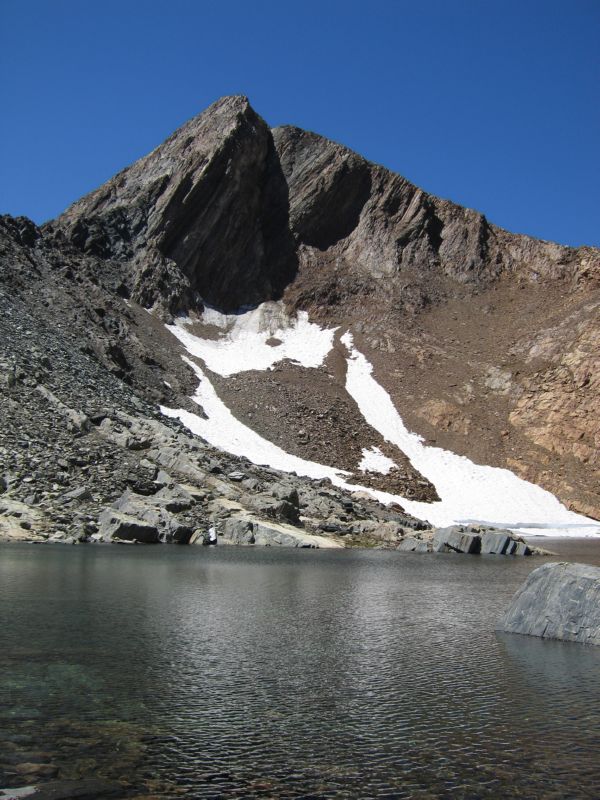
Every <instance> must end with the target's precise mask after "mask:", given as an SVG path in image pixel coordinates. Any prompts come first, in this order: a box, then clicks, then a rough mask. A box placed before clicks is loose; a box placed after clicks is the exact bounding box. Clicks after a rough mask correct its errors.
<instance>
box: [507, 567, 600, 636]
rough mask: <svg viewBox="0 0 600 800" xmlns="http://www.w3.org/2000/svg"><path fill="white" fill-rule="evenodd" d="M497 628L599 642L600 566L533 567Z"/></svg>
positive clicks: (535, 634)
mask: <svg viewBox="0 0 600 800" xmlns="http://www.w3.org/2000/svg"><path fill="white" fill-rule="evenodd" d="M497 630H501V631H506V632H508V633H521V634H527V635H529V636H540V637H542V638H545V639H562V640H564V641H569V642H581V643H583V644H595V645H600V568H599V567H591V566H589V565H587V564H569V563H566V562H560V563H556V562H552V563H548V564H544V565H543V566H541V567H538V568H537V569H534V570H533V572H531V573H530V575H529V576H528V577H527V580H526V581H525V583H524V584H523V586H521V588H520V589H519V590H518V591H517V592H516V594H515V595H514V597H513V598H512V600H511V603H510V606H509V608H508V610H507V611H506V613H505V614H504V616H503V617H502V618H501V619H500V620H499V621H498V625H497Z"/></svg>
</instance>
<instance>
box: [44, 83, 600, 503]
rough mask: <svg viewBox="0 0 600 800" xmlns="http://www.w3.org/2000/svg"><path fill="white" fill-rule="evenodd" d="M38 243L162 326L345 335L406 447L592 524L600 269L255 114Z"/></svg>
mask: <svg viewBox="0 0 600 800" xmlns="http://www.w3.org/2000/svg"><path fill="white" fill-rule="evenodd" d="M42 233H43V239H44V242H46V243H51V244H52V247H53V248H54V250H52V252H54V253H58V252H59V251H61V248H62V249H63V251H64V248H67V249H69V250H70V252H71V251H72V254H71V256H70V259H71V260H72V261H73V264H74V266H72V267H70V274H71V279H76V280H79V279H80V278H81V275H82V274H83V272H84V271H86V274H88V273H89V275H90V279H91V280H94V281H99V282H100V283H101V284H102V285H104V286H106V287H109V291H111V292H114V293H115V294H117V295H120V296H121V297H129V298H131V299H133V300H135V301H137V302H138V303H140V304H141V305H143V306H145V307H146V308H149V307H154V308H155V309H156V311H158V312H159V313H161V312H162V314H163V315H165V314H169V313H175V312H177V311H185V310H189V309H194V308H198V307H200V306H201V305H202V303H203V302H204V303H209V304H211V305H213V306H216V307H218V308H221V309H222V310H225V311H233V310H236V309H238V308H239V307H241V306H244V305H254V304H257V303H260V302H261V301H264V300H271V299H278V298H282V299H283V300H284V302H285V304H286V306H287V308H288V310H290V311H293V310H296V309H304V310H306V311H308V312H309V313H310V315H311V316H312V317H313V318H316V319H319V320H320V321H322V322H323V323H325V324H329V325H334V324H335V325H342V326H345V327H349V328H351V330H352V331H353V333H354V334H355V335H356V336H357V337H358V339H359V340H360V346H361V347H362V348H363V350H364V352H365V354H366V355H367V357H368V358H369V359H370V360H371V361H372V363H373V364H374V366H375V369H376V372H377V373H378V375H379V378H380V380H381V382H382V383H383V384H384V385H385V386H386V388H387V389H388V391H389V392H390V394H391V395H392V397H393V398H394V400H395V401H396V403H397V405H398V407H399V408H400V409H401V411H402V414H403V416H405V418H406V420H407V422H408V423H409V424H410V426H411V427H412V428H413V429H414V430H417V431H419V432H421V433H422V434H424V435H426V436H427V437H428V438H429V439H431V440H435V441H436V442H437V443H438V444H439V445H441V446H443V447H447V448H448V449H451V450H453V451H455V452H458V453H462V454H464V455H467V456H469V457H471V458H473V459H474V460H476V461H478V462H480V463H489V464H493V465H494V466H508V467H509V468H511V469H513V470H515V471H516V472H517V473H518V474H520V475H521V476H522V477H526V478H527V479H529V480H532V481H534V482H536V483H539V484H541V485H543V486H545V487H546V488H548V489H550V490H551V491H553V492H555V493H556V494H557V495H558V496H559V497H560V499H561V500H562V501H563V502H565V503H566V504H568V505H570V506H571V507H573V508H575V509H577V510H581V511H583V512H584V513H587V514H590V515H593V516H600V496H599V495H598V485H599V480H600V472H599V471H598V470H599V462H598V453H599V452H600V419H599V416H598V414H597V411H596V409H597V408H598V384H597V381H596V380H595V376H596V375H597V374H598V372H599V369H598V364H597V360H598V348H597V347H595V346H594V344H595V342H597V341H598V338H599V337H600V329H599V323H598V308H600V254H599V252H598V250H596V249H594V248H568V247H563V246H561V245H558V244H554V243H551V242H543V241H539V240H536V239H532V238H530V237H527V236H522V235H516V234H512V233H509V232H507V231H504V230H502V229H500V228H498V227H496V226H494V225H492V224H491V223H489V222H488V221H487V220H486V218H485V217H484V216H483V215H482V214H480V213H478V212H477V211H473V210H470V209H465V208H462V207H461V206H458V205H456V204H454V203H452V202H450V201H447V200H443V199H440V198H437V197H433V196H432V195H428V194H427V193H426V192H424V191H422V190H421V189H419V188H418V187H416V186H414V185H413V184H411V183H409V182H408V181H407V180H405V179H404V178H402V177H401V176H399V175H396V174H394V173H392V172H390V171H389V170H386V169H385V168H383V167H381V166H378V165H375V164H372V163H369V162H368V161H366V160H365V159H363V158H361V156H359V155H357V154H356V153H353V152H352V151H351V150H348V149H347V148H345V147H343V146H342V145H339V144H337V143H335V142H332V141H329V140H328V139H325V138H323V137H321V136H318V135H317V134H314V133H309V132H306V131H303V130H300V129H298V128H295V127H291V126H284V127H280V128H276V129H274V130H272V131H271V130H269V127H268V126H267V124H266V123H265V122H264V121H263V120H262V119H261V118H260V117H259V116H258V115H257V114H256V113H255V112H254V111H253V110H252V108H251V107H250V105H249V103H248V101H247V99H246V98H244V97H227V98H223V99H222V100H219V101H218V102H216V103H214V104H213V105H212V106H211V107H210V108H208V109H207V110H206V111H205V112H204V113H202V114H200V115H199V116H197V117H195V118H194V119H192V120H190V121H189V122H188V123H186V124H185V125H184V126H183V127H181V128H180V129H179V130H177V131H176V132H175V133H174V134H173V135H172V136H171V137H170V138H169V139H167V140H166V141H165V142H164V143H163V144H162V145H160V146H159V147H158V148H156V149H155V150H154V151H153V152H151V153H150V154H149V155H148V156H146V157H145V158H142V159H140V160H139V161H137V162H136V163H135V164H133V165H132V166H131V167H129V168H127V169H125V170H123V171H122V172H121V173H119V174H118V175H116V176H115V177H114V178H113V179H112V180H110V181H108V183H106V184H105V185H104V186H102V187H100V188H99V189H98V190H97V191H95V192H93V193H91V194H90V195H88V196H86V197H84V198H83V199H81V200H79V201H78V202H76V203H75V204H74V205H73V206H71V207H70V208H69V209H68V210H67V211H66V212H65V213H64V214H63V215H62V216H61V217H60V218H59V219H58V220H56V221H55V222H54V223H50V224H49V225H47V226H45V227H44V229H43V231H42ZM39 235H40V234H39V233H36V236H39ZM48 246H50V245H48ZM65 252H66V251H65ZM59 262H60V259H59V258H58V256H57V263H59ZM77 264H79V266H77ZM103 325H104V326H105V327H106V326H107V319H106V317H105V318H104V320H103ZM113 328H114V331H113ZM113 328H111V335H114V336H115V337H118V336H119V330H120V323H119V322H117V321H115V322H114V324H113ZM113 345H114V342H111V347H112V346H113ZM102 352H103V353H104V351H102ZM111 352H112V351H111ZM109 355H110V354H109ZM126 355H127V358H129V360H130V361H132V362H133V361H135V358H136V357H137V356H136V355H135V353H133V354H126ZM103 357H104V356H103ZM107 358H108V356H107ZM113 360H114V359H113ZM150 360H151V359H150ZM145 363H146V366H148V362H145ZM119 369H123V367H122V366H121V367H119ZM148 375H149V373H148V370H146V371H145V372H144V380H147V379H148ZM171 382H172V381H171V380H169V383H171ZM280 411H281V413H280V414H276V415H275V416H274V423H273V424H275V423H277V424H279V423H280V424H281V425H282V430H281V441H282V442H284V441H285V438H286V436H288V431H287V430H286V424H287V422H286V420H287V414H288V411H289V409H288V408H286V407H285V404H282V407H281V409H280Z"/></svg>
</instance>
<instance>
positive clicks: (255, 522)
mask: <svg viewBox="0 0 600 800" xmlns="http://www.w3.org/2000/svg"><path fill="white" fill-rule="evenodd" d="M221 535H222V540H223V541H224V542H226V543H228V544H241V545H259V546H263V547H308V548H322V547H328V548H334V547H342V545H340V544H338V543H337V542H334V541H332V540H331V539H329V538H327V537H325V536H318V535H314V534H308V533H304V532H303V531H300V530H298V529H297V528H294V527H292V526H291V525H286V524H283V523H277V522H267V521H265V520H261V519H257V518H256V517H246V516H237V517H231V518H229V519H227V520H225V522H224V524H223V529H222V534H221ZM198 543H200V542H198Z"/></svg>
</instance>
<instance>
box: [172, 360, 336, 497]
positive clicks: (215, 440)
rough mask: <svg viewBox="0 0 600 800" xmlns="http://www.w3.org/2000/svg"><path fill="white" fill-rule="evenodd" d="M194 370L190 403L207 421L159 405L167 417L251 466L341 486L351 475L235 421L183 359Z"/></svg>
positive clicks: (200, 373)
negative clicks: (327, 480)
mask: <svg viewBox="0 0 600 800" xmlns="http://www.w3.org/2000/svg"><path fill="white" fill-rule="evenodd" d="M184 360H185V361H186V362H187V363H188V364H189V365H190V366H191V367H192V369H193V370H194V372H195V373H196V375H197V376H198V378H199V379H200V383H199V385H198V388H197V389H196V392H195V394H194V396H193V397H192V400H194V402H196V403H198V405H200V406H202V408H203V410H204V413H205V414H206V416H207V417H208V419H203V418H202V417H200V416H199V415H197V414H192V413H190V412H189V411H185V410H184V409H181V408H180V409H176V410H175V409H170V408H166V407H165V406H161V407H160V410H161V411H162V413H163V414H165V415H166V416H167V417H176V418H178V419H180V420H181V422H183V424H184V425H185V426H186V428H189V430H191V431H192V433H195V434H197V435H198V436H201V437H202V438H203V439H206V441H207V442H209V443H210V444H212V445H214V446H215V447H218V448H220V449H221V450H225V451H226V452H228V453H232V454H233V455H237V456H244V457H245V458H248V459H250V461H252V462H253V463H254V464H263V465H266V466H269V467H273V468H274V469H280V470H282V471H283V472H296V473H297V474H298V475H306V476H307V477H309V478H315V479H317V480H319V479H320V478H330V479H331V480H332V481H333V482H334V483H336V482H337V483H338V485H340V483H341V485H344V481H343V478H342V477H341V476H342V475H349V474H350V473H348V472H345V471H344V470H341V469H340V470H336V469H334V468H333V467H327V466H325V465H324V464H317V463H315V462H313V461H306V460H305V459H303V458H298V457H297V456H293V455H291V454H290V453H286V451H285V450H282V449H281V447H278V446H277V445H276V444H273V442H269V441H268V440H267V439H264V438H263V437H262V436H260V435H259V434H258V433H256V432H255V431H253V430H252V429H251V428H249V427H248V426H247V425H244V423H243V422H240V421H239V420H238V419H236V418H235V417H234V416H233V414H232V413H231V411H230V410H229V409H228V408H227V406H226V405H225V403H224V402H223V401H222V400H221V399H220V397H219V396H218V395H217V393H216V391H215V389H214V387H213V385H212V383H211V382H210V380H209V379H208V378H207V376H206V375H205V374H204V372H203V371H202V370H201V369H200V367H199V366H198V365H197V364H194V363H193V362H192V361H190V360H189V359H187V358H185V359H184Z"/></svg>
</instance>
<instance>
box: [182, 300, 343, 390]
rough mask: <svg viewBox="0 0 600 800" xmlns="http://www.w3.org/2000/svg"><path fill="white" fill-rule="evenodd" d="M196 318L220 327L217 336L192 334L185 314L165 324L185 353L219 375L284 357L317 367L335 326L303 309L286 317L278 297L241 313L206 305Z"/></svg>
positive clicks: (260, 366) (259, 366)
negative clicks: (314, 320) (324, 324)
mask: <svg viewBox="0 0 600 800" xmlns="http://www.w3.org/2000/svg"><path fill="white" fill-rule="evenodd" d="M201 321H202V322H203V323H204V324H206V325H213V326H215V327H217V328H219V329H220V330H222V331H223V335H222V337H221V338H219V339H201V338H200V337H198V336H195V335H194V334H193V333H192V332H191V331H190V330H189V328H190V326H191V325H193V320H191V319H189V318H187V317H180V318H179V319H177V320H176V322H175V324H174V325H167V328H168V329H169V330H170V331H171V333H173V334H175V336H176V337H177V338H178V339H179V341H180V342H181V343H182V344H183V346H184V347H185V348H186V350H187V351H188V353H190V354H191V355H194V356H197V357H198V358H201V359H202V360H203V361H204V363H205V364H206V366H207V367H208V368H209V369H210V370H212V372H216V373H217V374H218V375H223V376H224V377H228V376H229V375H235V374H236V373H238V372H247V371H248V370H252V369H257V370H265V369H269V367H272V366H273V364H276V363H277V362H278V361H283V359H286V358H287V359H289V360H290V361H296V362H297V363H299V364H301V365H302V366H303V367H319V366H320V365H321V364H322V363H323V361H324V359H325V357H326V356H327V354H328V353H329V351H330V350H331V347H332V345H333V337H334V334H335V329H325V330H323V329H322V328H320V327H319V326H318V325H315V324H314V323H312V322H309V321H308V314H307V313H306V312H305V311H301V312H299V314H298V317H297V319H295V320H290V319H289V318H288V317H287V316H286V314H285V312H284V310H283V308H282V306H281V305H280V304H279V303H263V304H262V305H261V306H258V308H255V309H252V310H251V311H246V312H243V313H240V314H221V313H220V312H218V311H216V310H215V309H210V308H209V309H206V310H205V311H204V313H203V315H202V317H201ZM267 342H269V343H268V344H267Z"/></svg>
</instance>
